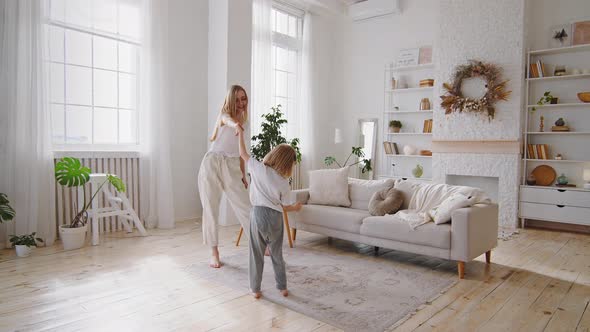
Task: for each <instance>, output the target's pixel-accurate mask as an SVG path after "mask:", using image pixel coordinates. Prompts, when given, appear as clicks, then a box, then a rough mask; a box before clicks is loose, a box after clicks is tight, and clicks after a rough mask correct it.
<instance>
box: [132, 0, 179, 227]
mask: <svg viewBox="0 0 590 332" xmlns="http://www.w3.org/2000/svg"><path fill="white" fill-rule="evenodd" d="M143 6H144V7H143V11H142V12H143V29H142V41H141V42H142V51H141V57H140V67H141V72H140V73H141V74H140V76H141V77H140V83H139V85H140V89H139V90H140V96H139V110H140V111H139V124H140V128H139V131H140V144H141V158H140V160H141V161H140V170H139V172H140V182H141V198H140V205H141V211H142V212H141V214H142V216H145V217H146V221H147V226H148V227H151V228H153V227H158V228H172V227H174V203H173V197H172V170H171V166H170V163H171V161H170V123H171V120H172V119H170V112H169V109H170V108H169V103H168V100H169V92H168V87H169V84H168V83H169V82H168V75H167V65H168V54H167V49H168V47H167V38H168V3H167V1H158V0H145V1H144V2H143Z"/></svg>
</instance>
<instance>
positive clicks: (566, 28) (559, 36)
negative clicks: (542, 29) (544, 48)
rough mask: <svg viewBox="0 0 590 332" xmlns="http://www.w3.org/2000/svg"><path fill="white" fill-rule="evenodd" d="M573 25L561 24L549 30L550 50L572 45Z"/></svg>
mask: <svg viewBox="0 0 590 332" xmlns="http://www.w3.org/2000/svg"><path fill="white" fill-rule="evenodd" d="M571 36H572V26H571V24H559V25H554V26H552V27H551V28H549V38H550V39H549V48H556V47H565V46H570V45H571Z"/></svg>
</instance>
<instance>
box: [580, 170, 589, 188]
mask: <svg viewBox="0 0 590 332" xmlns="http://www.w3.org/2000/svg"><path fill="white" fill-rule="evenodd" d="M582 178H583V179H584V181H586V182H585V183H584V189H590V168H584V173H583V175H582Z"/></svg>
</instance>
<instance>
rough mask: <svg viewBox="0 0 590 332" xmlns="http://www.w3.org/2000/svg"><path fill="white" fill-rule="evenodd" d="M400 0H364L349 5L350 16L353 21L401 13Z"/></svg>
mask: <svg viewBox="0 0 590 332" xmlns="http://www.w3.org/2000/svg"><path fill="white" fill-rule="evenodd" d="M400 11H401V10H400V6H399V0H364V1H359V2H356V3H353V4H352V5H350V6H349V7H348V16H350V17H351V18H352V20H353V21H361V20H366V19H369V18H374V17H379V16H384V15H389V14H398V13H400Z"/></svg>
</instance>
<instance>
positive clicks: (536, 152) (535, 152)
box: [527, 144, 549, 159]
mask: <svg viewBox="0 0 590 332" xmlns="http://www.w3.org/2000/svg"><path fill="white" fill-rule="evenodd" d="M527 155H528V156H529V159H549V146H548V145H547V144H528V146H527Z"/></svg>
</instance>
